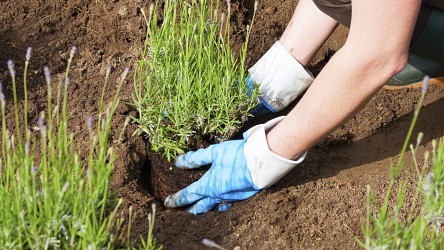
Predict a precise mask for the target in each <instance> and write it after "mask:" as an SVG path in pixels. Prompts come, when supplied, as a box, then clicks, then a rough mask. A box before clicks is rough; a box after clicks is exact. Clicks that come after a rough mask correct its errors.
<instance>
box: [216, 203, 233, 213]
mask: <svg viewBox="0 0 444 250" xmlns="http://www.w3.org/2000/svg"><path fill="white" fill-rule="evenodd" d="M231 206H233V203H224V204H220V205H219V206H218V207H217V208H216V211H219V212H221V211H227V210H228V208H230V207H231Z"/></svg>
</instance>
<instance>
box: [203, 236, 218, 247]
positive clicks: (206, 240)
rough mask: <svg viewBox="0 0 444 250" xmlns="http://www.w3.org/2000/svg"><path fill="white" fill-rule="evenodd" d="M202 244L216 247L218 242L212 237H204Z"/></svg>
mask: <svg viewBox="0 0 444 250" xmlns="http://www.w3.org/2000/svg"><path fill="white" fill-rule="evenodd" d="M202 244H204V245H205V246H209V247H216V243H215V242H214V241H212V240H210V239H207V238H204V239H203V240H202Z"/></svg>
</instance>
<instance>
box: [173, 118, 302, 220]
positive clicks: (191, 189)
mask: <svg viewBox="0 0 444 250" xmlns="http://www.w3.org/2000/svg"><path fill="white" fill-rule="evenodd" d="M283 118H284V117H278V118H275V119H273V120H270V121H269V122H267V123H265V124H260V125H257V126H255V127H253V128H251V129H249V130H248V131H247V132H245V133H244V139H243V140H232V141H226V142H223V143H220V144H215V145H211V146H210V147H208V148H206V149H199V150H197V151H193V152H188V153H186V154H183V155H180V156H179V157H178V158H177V159H176V162H175V164H176V166H177V167H179V168H190V169H191V168H198V167H200V166H203V165H207V164H212V165H211V168H210V169H209V170H208V171H207V172H206V173H205V174H204V175H203V176H202V177H201V178H200V179H199V180H198V181H196V182H194V183H192V184H191V185H189V186H188V187H186V188H184V189H182V190H180V191H179V192H177V193H175V194H173V195H170V196H168V197H167V198H166V199H165V206H167V207H172V208H174V207H181V206H186V205H190V204H193V203H194V204H193V205H192V206H191V207H190V208H188V210H187V211H188V212H190V213H193V214H199V213H204V212H207V211H209V210H211V209H213V208H215V207H216V206H218V205H219V206H218V207H217V210H218V211H224V210H227V209H228V207H230V206H231V204H232V202H234V201H237V200H245V199H247V198H249V197H251V196H253V195H255V194H256V193H258V192H259V191H260V190H261V189H263V188H267V187H269V186H271V185H273V184H274V183H275V182H277V181H278V180H279V179H280V178H282V177H283V176H284V175H285V174H287V173H288V172H289V171H290V170H291V169H292V168H293V167H294V166H296V165H297V164H299V163H300V162H302V161H303V160H304V159H305V156H306V152H305V153H303V154H302V155H301V156H299V157H298V158H297V159H296V160H294V161H293V160H288V159H285V158H283V157H280V156H279V155H277V154H275V153H273V152H271V151H270V149H269V148H268V144H267V139H266V137H265V131H266V130H268V129H270V128H272V127H273V126H275V125H276V124H277V123H279V122H280V121H281V120H282V119H283Z"/></svg>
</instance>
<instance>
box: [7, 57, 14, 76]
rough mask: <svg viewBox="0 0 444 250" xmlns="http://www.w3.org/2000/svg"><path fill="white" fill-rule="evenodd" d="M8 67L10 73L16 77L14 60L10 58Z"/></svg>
mask: <svg viewBox="0 0 444 250" xmlns="http://www.w3.org/2000/svg"><path fill="white" fill-rule="evenodd" d="M8 69H9V74H10V75H11V76H12V77H14V76H15V70H14V62H13V61H12V60H8Z"/></svg>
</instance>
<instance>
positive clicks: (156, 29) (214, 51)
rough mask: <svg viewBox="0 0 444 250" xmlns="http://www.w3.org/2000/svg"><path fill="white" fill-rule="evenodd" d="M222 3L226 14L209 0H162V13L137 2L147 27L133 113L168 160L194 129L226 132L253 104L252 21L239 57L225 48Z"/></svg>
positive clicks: (226, 19) (226, 18)
mask: <svg viewBox="0 0 444 250" xmlns="http://www.w3.org/2000/svg"><path fill="white" fill-rule="evenodd" d="M215 2H216V3H215ZM227 3H228V7H227V8H228V14H227V15H224V14H221V15H220V14H219V5H218V1H214V0H210V1H207V0H202V1H196V0H192V1H165V4H164V10H163V19H162V20H159V19H158V15H157V14H156V11H155V9H157V8H156V7H154V6H151V8H150V12H149V17H148V18H147V17H146V15H145V12H144V11H143V10H142V14H143V15H144V17H145V20H146V23H147V25H148V28H147V37H146V43H145V49H144V50H143V52H142V59H141V60H140V62H139V64H138V69H137V74H136V79H135V89H136V91H135V94H134V96H133V101H134V105H135V106H136V108H137V110H138V111H139V116H138V117H137V118H135V117H134V120H135V121H136V122H137V123H138V124H139V130H138V132H139V133H144V134H145V135H146V136H147V137H148V138H149V140H150V144H151V148H152V149H153V150H155V151H162V152H163V154H164V156H166V157H167V158H168V159H169V160H171V158H174V157H175V156H176V155H177V154H181V153H184V150H185V149H188V147H189V144H190V140H192V139H191V137H193V136H194V137H196V138H202V137H204V136H212V137H213V138H217V139H218V140H219V141H223V140H226V139H228V138H229V137H230V136H231V135H232V134H233V133H234V132H235V131H236V130H237V129H238V128H239V124H240V123H241V121H242V120H244V119H245V118H246V117H247V116H248V110H250V109H251V108H252V107H253V105H254V104H255V101H256V96H257V91H250V92H252V93H250V94H251V97H250V96H249V95H248V94H247V93H246V92H247V91H246V90H247V89H248V87H247V86H246V83H245V81H246V79H245V78H246V76H247V72H246V70H245V58H246V51H247V45H248V39H249V35H250V30H251V26H247V36H246V40H245V42H244V43H243V45H242V50H241V52H240V53H239V56H238V58H237V57H236V55H235V54H234V52H233V51H232V49H231V48H230V13H231V4H230V2H229V1H228V2H227ZM256 6H257V3H256V5H255V10H256ZM253 20H254V17H253ZM253 20H252V23H253ZM159 22H161V24H160V25H158V23H159ZM251 25H252V24H251Z"/></svg>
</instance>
